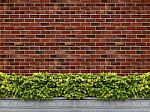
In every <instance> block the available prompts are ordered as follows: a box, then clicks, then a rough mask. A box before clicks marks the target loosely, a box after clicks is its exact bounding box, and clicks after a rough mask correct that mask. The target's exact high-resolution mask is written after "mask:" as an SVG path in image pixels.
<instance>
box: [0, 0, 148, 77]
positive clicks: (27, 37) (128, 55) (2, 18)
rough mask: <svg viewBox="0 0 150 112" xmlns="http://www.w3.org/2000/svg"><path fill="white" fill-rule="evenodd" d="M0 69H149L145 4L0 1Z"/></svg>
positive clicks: (127, 0) (134, 0)
mask: <svg viewBox="0 0 150 112" xmlns="http://www.w3.org/2000/svg"><path fill="white" fill-rule="evenodd" d="M0 71H1V72H5V73H12V72H15V73H17V74H26V75H28V74H31V73H33V72H49V73H80V72H82V73H99V72H117V73H119V74H122V75H125V74H128V73H135V72H138V73H143V72H148V71H150V0H0Z"/></svg>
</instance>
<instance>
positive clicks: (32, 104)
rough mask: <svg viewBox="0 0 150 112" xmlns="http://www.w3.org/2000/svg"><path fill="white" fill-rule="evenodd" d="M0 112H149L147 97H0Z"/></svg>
mask: <svg viewBox="0 0 150 112" xmlns="http://www.w3.org/2000/svg"><path fill="white" fill-rule="evenodd" d="M0 112H150V100H149V99H131V100H127V101H101V100H97V99H96V98H86V99H84V100H66V99H65V98H54V99H53V100H51V101H23V100H19V99H0Z"/></svg>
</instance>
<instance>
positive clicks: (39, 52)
mask: <svg viewBox="0 0 150 112" xmlns="http://www.w3.org/2000/svg"><path fill="white" fill-rule="evenodd" d="M35 53H36V54H44V51H35Z"/></svg>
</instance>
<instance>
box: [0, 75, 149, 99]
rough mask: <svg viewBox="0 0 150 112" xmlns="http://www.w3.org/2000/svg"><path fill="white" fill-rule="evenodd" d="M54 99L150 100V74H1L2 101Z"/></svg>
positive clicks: (0, 92)
mask: <svg viewBox="0 0 150 112" xmlns="http://www.w3.org/2000/svg"><path fill="white" fill-rule="evenodd" d="M53 97H65V98H67V99H84V98H85V97H97V98H98V99H100V100H125V99H129V98H150V73H144V74H143V75H138V74H133V75H128V76H118V75H117V74H116V73H99V74H48V73H33V75H32V76H23V75H16V74H12V75H7V74H5V73H0V98H20V99H24V100H50V99H52V98H53Z"/></svg>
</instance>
